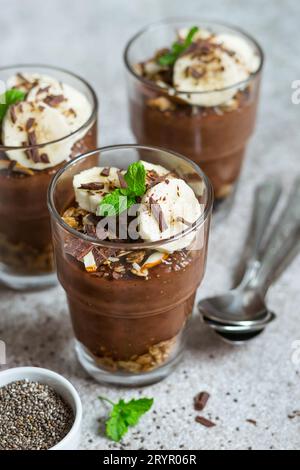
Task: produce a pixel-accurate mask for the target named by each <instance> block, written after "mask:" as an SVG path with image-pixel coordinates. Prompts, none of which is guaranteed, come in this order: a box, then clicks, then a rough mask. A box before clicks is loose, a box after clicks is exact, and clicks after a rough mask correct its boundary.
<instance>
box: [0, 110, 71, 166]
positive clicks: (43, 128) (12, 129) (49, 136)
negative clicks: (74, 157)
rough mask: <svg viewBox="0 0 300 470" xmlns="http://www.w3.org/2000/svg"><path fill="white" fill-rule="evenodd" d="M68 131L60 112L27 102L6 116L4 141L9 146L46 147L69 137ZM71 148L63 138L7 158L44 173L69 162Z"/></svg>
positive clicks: (3, 131)
mask: <svg viewBox="0 0 300 470" xmlns="http://www.w3.org/2000/svg"><path fill="white" fill-rule="evenodd" d="M69 132H70V131H69V126H68V125H67V123H66V120H65V118H64V117H63V116H62V115H61V114H60V113H59V112H58V111H57V110H55V109H52V108H50V107H49V106H46V105H41V104H39V105H38V104H35V103H32V102H31V103H29V102H26V101H24V102H22V103H19V104H17V105H13V106H10V108H9V109H8V111H7V113H6V114H5V117H4V120H3V123H2V142H3V144H4V145H5V146H8V147H9V146H12V147H22V146H24V145H26V144H28V145H36V144H45V143H47V142H52V141H55V140H58V139H61V138H63V137H66V136H67V135H68V134H69ZM71 148H72V143H71V142H70V139H64V140H62V141H60V142H56V143H53V144H49V145H46V146H45V147H42V148H40V149H32V150H30V151H28V152H26V151H24V150H21V149H20V150H9V151H7V155H8V157H9V158H10V159H11V160H16V161H17V162H18V163H19V164H20V165H23V166H25V167H27V168H31V169H34V170H44V169H45V168H50V167H53V166H56V165H58V164H60V163H62V162H63V161H65V160H68V158H69V157H70V154H71Z"/></svg>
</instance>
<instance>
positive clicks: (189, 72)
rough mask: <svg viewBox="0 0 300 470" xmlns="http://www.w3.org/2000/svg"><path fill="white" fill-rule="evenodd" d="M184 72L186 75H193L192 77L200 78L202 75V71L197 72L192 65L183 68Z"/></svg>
mask: <svg viewBox="0 0 300 470" xmlns="http://www.w3.org/2000/svg"><path fill="white" fill-rule="evenodd" d="M185 73H186V75H187V76H188V77H193V78H201V77H203V75H204V71H201V72H199V71H198V70H196V69H195V68H194V67H191V66H189V67H187V68H186V70H185Z"/></svg>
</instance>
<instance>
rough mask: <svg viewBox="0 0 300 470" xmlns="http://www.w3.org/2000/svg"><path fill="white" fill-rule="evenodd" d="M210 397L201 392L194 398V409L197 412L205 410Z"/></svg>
mask: <svg viewBox="0 0 300 470" xmlns="http://www.w3.org/2000/svg"><path fill="white" fill-rule="evenodd" d="M209 397H210V395H209V393H207V392H200V393H198V395H196V396H195V398H194V408H195V410H197V411H202V410H204V408H205V406H206V404H207V402H208V399H209Z"/></svg>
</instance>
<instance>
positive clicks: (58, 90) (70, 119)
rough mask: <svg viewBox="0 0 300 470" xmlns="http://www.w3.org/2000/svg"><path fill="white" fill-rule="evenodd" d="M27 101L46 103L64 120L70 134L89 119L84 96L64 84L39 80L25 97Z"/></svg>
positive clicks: (87, 106) (89, 112)
mask: <svg viewBox="0 0 300 470" xmlns="http://www.w3.org/2000/svg"><path fill="white" fill-rule="evenodd" d="M26 99H27V101H33V102H35V103H46V104H47V105H48V106H50V107H53V108H54V109H57V110H58V111H60V112H61V113H62V114H63V116H64V117H65V118H66V121H67V123H68V125H69V127H70V132H74V131H76V130H78V129H79V128H80V127H81V126H82V125H83V124H85V123H86V122H87V120H88V119H89V117H90V115H91V112H92V108H91V105H90V103H89V101H88V99H87V98H86V96H85V95H84V94H83V93H81V92H80V91H78V90H76V89H75V88H73V87H72V86H70V85H67V84H66V83H59V82H54V83H50V84H49V83H47V81H44V80H40V82H39V84H38V85H37V86H35V87H34V88H32V89H31V90H30V92H29V93H28V95H27V98H26Z"/></svg>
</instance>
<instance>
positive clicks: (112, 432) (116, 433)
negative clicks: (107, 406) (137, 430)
mask: <svg viewBox="0 0 300 470" xmlns="http://www.w3.org/2000/svg"><path fill="white" fill-rule="evenodd" d="M127 431H128V425H127V424H126V422H125V421H124V419H123V416H122V415H121V413H120V410H119V408H118V405H114V407H113V409H112V411H111V412H110V415H109V419H108V420H107V422H106V428H105V432H106V435H107V437H109V438H110V439H111V440H113V441H115V442H119V441H120V440H121V439H122V437H123V436H124V434H126V433H127Z"/></svg>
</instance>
